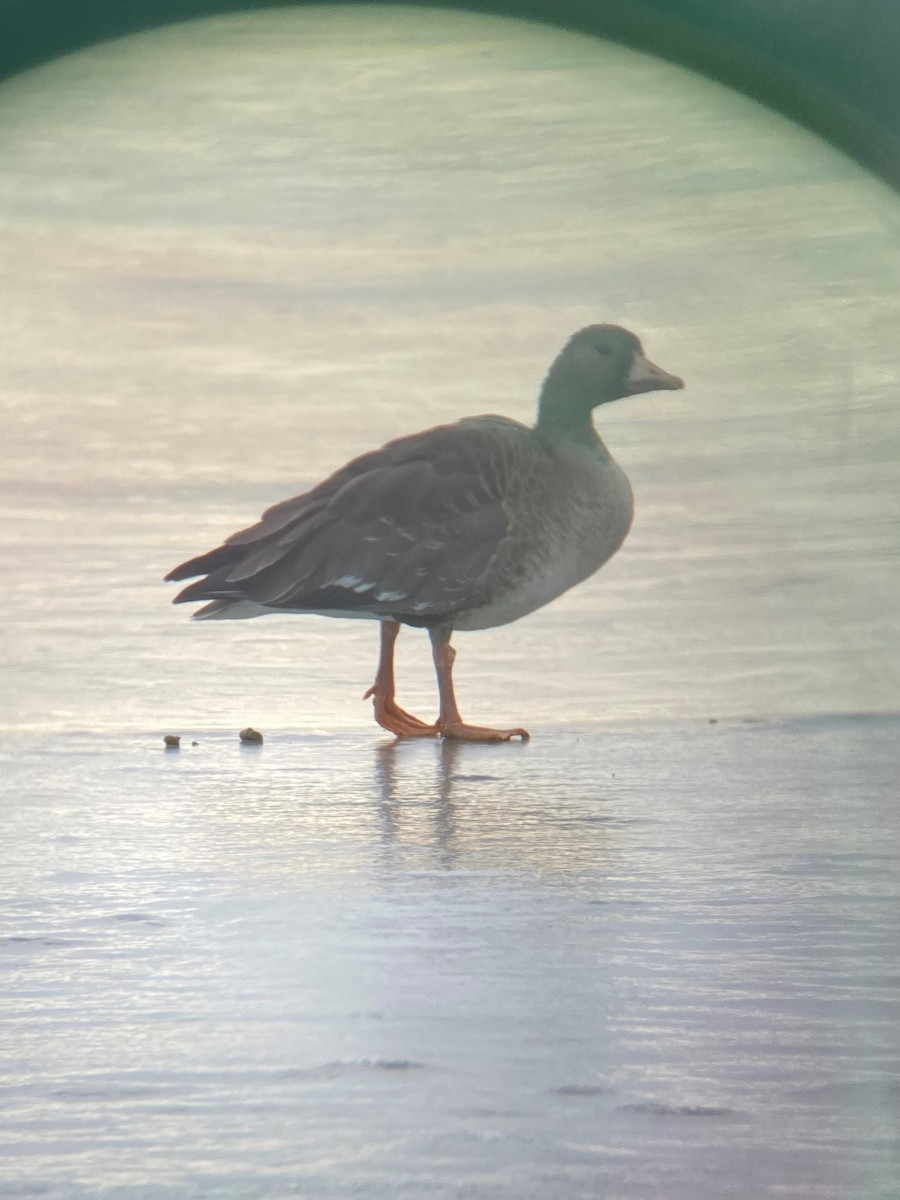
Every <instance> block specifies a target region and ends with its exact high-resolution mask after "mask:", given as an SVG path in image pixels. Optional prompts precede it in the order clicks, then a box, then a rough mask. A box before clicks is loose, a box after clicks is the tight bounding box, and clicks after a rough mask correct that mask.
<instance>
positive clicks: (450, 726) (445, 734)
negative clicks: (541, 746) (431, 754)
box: [439, 721, 531, 742]
mask: <svg viewBox="0 0 900 1200" xmlns="http://www.w3.org/2000/svg"><path fill="white" fill-rule="evenodd" d="M439 733H440V735H441V737H442V738H447V739H448V740H450V741H454V742H511V741H512V740H513V738H520V739H521V740H522V741H523V742H528V741H530V740H531V735H530V734H529V732H528V730H527V729H521V728H516V729H488V728H486V727H485V726H483V725H467V724H466V723H465V721H452V722H448V723H447V724H446V725H441V726H440V728H439Z"/></svg>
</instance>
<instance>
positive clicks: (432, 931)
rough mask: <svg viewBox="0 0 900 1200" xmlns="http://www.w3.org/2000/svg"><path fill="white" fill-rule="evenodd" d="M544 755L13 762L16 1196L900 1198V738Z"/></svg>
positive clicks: (797, 735)
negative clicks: (896, 771) (897, 765)
mask: <svg viewBox="0 0 900 1200" xmlns="http://www.w3.org/2000/svg"><path fill="white" fill-rule="evenodd" d="M536 733H537V736H536V737H535V741H534V742H533V743H532V745H531V746H529V747H522V748H513V749H511V750H510V751H509V752H507V751H504V752H503V753H502V754H501V755H498V754H497V752H496V750H492V749H491V748H482V747H472V746H455V745H453V744H449V743H448V744H446V745H436V744H431V743H419V744H408V745H393V744H389V743H381V744H374V745H373V744H372V743H371V742H367V741H366V739H363V738H360V737H358V736H356V735H344V736H338V737H334V738H331V739H324V738H323V739H314V738H304V737H300V736H297V735H291V734H281V735H274V736H272V737H270V738H269V740H268V741H267V743H266V745H265V747H263V748H262V750H261V751H260V752H259V753H257V754H254V755H252V756H248V755H247V754H246V753H244V752H242V750H241V748H240V747H239V746H238V745H237V744H236V743H235V742H234V741H233V740H232V739H230V738H225V737H223V736H221V735H219V734H216V733H208V734H205V735H203V736H201V738H200V746H199V747H197V748H195V749H194V750H193V751H191V752H190V753H187V752H181V753H180V754H178V755H174V756H173V755H168V754H166V752H165V751H164V750H163V749H162V747H161V746H160V747H159V748H157V747H156V746H155V745H154V744H153V743H152V741H151V740H150V739H148V738H144V737H131V738H121V737H116V738H101V737H96V736H87V735H85V736H77V735H70V736H69V737H67V738H64V739H61V738H60V737H59V736H58V735H52V734H50V735H46V736H44V737H25V738H23V739H22V740H21V742H20V743H19V744H18V745H17V746H16V747H14V748H13V747H9V746H7V747H6V748H5V751H4V756H3V757H4V761H3V780H4V787H5V788H8V789H9V790H10V795H11V797H12V798H14V799H15V803H14V805H13V806H12V807H11V809H10V810H8V811H10V812H11V817H10V818H9V819H8V821H7V828H6V837H5V845H6V853H7V854H8V855H9V859H10V861H9V862H8V863H7V866H6V869H5V872H4V875H5V878H6V880H7V882H8V883H9V884H10V885H11V888H10V894H9V896H8V898H7V899H6V900H5V901H4V904H3V909H2V916H3V918H4V924H5V925H6V927H7V928H10V929H11V928H18V929H22V930H28V931H29V932H28V934H27V936H21V935H20V936H13V937H9V938H8V939H7V940H6V941H5V942H4V943H3V944H2V947H0V952H2V960H3V967H4V988H3V991H4V996H5V1003H6V1009H7V1015H6V1021H5V1023H4V1039H5V1048H6V1054H5V1059H6V1068H5V1077H6V1082H5V1088H4V1093H3V1106H4V1107H3V1110H2V1112H3V1116H2V1125H3V1128H4V1130H5V1134H4V1136H5V1138H6V1142H7V1145H6V1149H7V1153H8V1155H9V1159H8V1161H9V1163H10V1164H11V1167H12V1176H11V1178H12V1179H15V1178H17V1177H20V1178H21V1179H22V1184H21V1187H19V1188H18V1189H17V1188H16V1186H15V1185H13V1188H12V1190H7V1191H6V1192H5V1194H9V1195H22V1196H25V1195H29V1196H30V1195H35V1196H36V1195H49V1196H60V1197H62V1196H67V1197H70V1196H71V1197H87V1196H102V1197H106V1196H110V1197H113V1196H115V1197H119V1196H132V1195H134V1196H137V1195H141V1196H148V1197H153V1198H154V1200H156V1197H164V1196H168V1195H176V1194H177V1195H189V1196H197V1197H200V1196H206V1195H222V1196H228V1197H235V1198H238V1197H244V1196H247V1195H253V1196H265V1197H277V1196H283V1195H301V1196H306V1195H308V1196H320V1195H322V1196H341V1197H343V1196H351V1195H359V1194H362V1195H366V1196H385V1197H387V1196H391V1195H397V1196H403V1197H410V1198H412V1197H418V1196H421V1195H425V1194H434V1195H439V1196H448V1197H449V1196H463V1195H466V1196H468V1195H485V1196H509V1197H534V1198H535V1200H537V1198H538V1197H544V1196H559V1197H570V1196H575V1195H588V1194H590V1195H593V1194H603V1191H602V1189H608V1190H609V1194H615V1195H621V1196H633V1197H642V1198H643V1197H651V1196H656V1195H658V1194H659V1189H660V1188H661V1187H665V1189H666V1191H665V1194H666V1196H667V1197H671V1198H673V1200H678V1198H681V1197H684V1198H685V1200H687V1198H688V1197H691V1198H694V1197H703V1198H705V1197H709V1198H710V1200H713V1198H714V1197H718V1196H720V1195H721V1194H722V1192H721V1180H722V1179H728V1178H736V1179H746V1180H748V1181H753V1182H752V1190H751V1189H750V1184H749V1183H748V1185H747V1189H746V1190H745V1191H743V1192H741V1191H737V1193H736V1194H738V1195H747V1196H750V1195H760V1194H761V1195H764V1194H766V1192H765V1189H766V1188H768V1187H770V1186H774V1184H775V1183H777V1184H778V1185H779V1186H781V1187H789V1188H790V1189H791V1194H794V1195H797V1196H803V1197H822V1196H825V1197H829V1198H835V1200H837V1198H843V1197H850V1196H857V1195H869V1194H871V1195H883V1196H887V1195H889V1192H888V1191H886V1190H884V1187H887V1181H888V1180H889V1179H890V1178H891V1177H892V1176H891V1172H892V1171H893V1169H894V1165H895V1163H894V1158H893V1155H894V1150H895V1144H894V1142H893V1140H892V1138H893V1130H894V1129H895V1121H896V1118H897V1116H898V1108H900V1091H898V1088H897V1083H896V1080H897V1070H898V1066H900V1044H898V1042H900V1035H898V1029H900V1025H898V1021H897V1017H898V1003H897V1000H898V987H900V977H898V974H897V969H896V963H897V950H898V945H897V930H896V920H895V917H896V905H897V879H898V867H900V863H898V850H897V847H898V846H900V829H898V824H900V820H898V815H897V809H896V805H895V804H894V803H893V801H891V800H890V799H888V797H887V795H886V792H885V789H884V787H883V784H884V780H885V777H886V775H887V774H888V773H889V771H890V770H891V762H892V753H893V750H892V747H893V746H894V745H895V744H896V737H897V734H898V721H897V719H896V718H889V717H883V718H865V717H855V718H854V717H846V718H837V717H836V718H817V719H809V720H803V719H794V720H773V721H770V722H759V723H746V722H738V721H734V722H730V721H727V722H720V723H719V724H718V725H715V726H713V725H709V724H708V723H702V724H701V723H694V722H655V723H654V722H648V723H640V724H638V725H629V724H622V725H615V724H614V725H610V726H606V727H602V726H586V727H583V728H580V729H577V730H575V731H570V732H566V731H564V730H561V729H552V728H547V729H544V730H540V731H536ZM486 775H489V776H491V778H485V776H486ZM811 812H814V814H815V819H814V820H810V819H809V814H810V813H811ZM873 1178H874V1180H876V1181H881V1182H880V1183H879V1186H881V1184H882V1183H883V1185H884V1186H883V1188H882V1190H881V1191H879V1190H878V1188H877V1187H871V1188H870V1191H869V1192H866V1191H864V1190H862V1189H863V1186H864V1182H865V1181H866V1180H869V1181H871V1180H873ZM866 1186H869V1185H868V1184H867V1185H866ZM597 1189H601V1190H599V1191H598V1190H597Z"/></svg>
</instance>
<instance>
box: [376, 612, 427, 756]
mask: <svg viewBox="0 0 900 1200" xmlns="http://www.w3.org/2000/svg"><path fill="white" fill-rule="evenodd" d="M399 632H400V625H399V623H398V622H397V621H382V622H381V654H380V656H379V658H378V670H377V671H376V672H375V682H374V683H373V684H372V686H371V687H370V688H369V690H368V691H367V692H366V694H365V696H363V699H364V700H368V698H369V697H370V696H372V697H373V700H372V703H373V707H374V709H375V720H376V721H377V722H378V724H379V725H380V726H381V728H382V729H387V730H388V732H389V733H395V734H396V735H397V737H434V736H435V735H436V734H437V732H438V727H437V725H426V724H425V722H424V721H420V720H419V718H418V717H414V716H413V715H412V713H408V712H407V711H406V710H405V709H403V708H401V707H400V705H399V704H397V703H396V701H395V700H394V642H396V640H397V634H398V633H399Z"/></svg>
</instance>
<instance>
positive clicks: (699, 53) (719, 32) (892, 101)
mask: <svg viewBox="0 0 900 1200" xmlns="http://www.w3.org/2000/svg"><path fill="white" fill-rule="evenodd" d="M322 2H323V0H294V3H291V0H287V2H286V3H281V4H273V3H271V2H270V3H263V2H258V0H256V2H254V0H243V2H241V0H0V80H2V79H4V78H7V77H9V76H11V75H15V74H17V73H18V72H20V71H24V70H28V69H29V68H31V67H35V66H38V65H40V64H42V63H46V62H48V61H50V60H52V59H54V58H57V57H59V56H60V55H64V54H67V53H69V52H71V51H73V50H78V49H82V48H84V47H87V46H90V45H92V44H93V43H95V42H100V41H105V40H108V39H110V38H116V37H122V36H125V35H128V34H132V33H138V32H141V31H144V30H148V29H153V28H157V27H159V26H163V25H172V24H177V23H178V22H182V21H191V20H195V19H197V18H200V17H205V16H216V15H222V14H225V13H239V12H250V11H253V10H256V9H266V8H273V7H279V8H287V7H304V6H305V5H306V4H308V3H316V4H321V3H322ZM325 2H327V0H325ZM340 2H341V3H344V4H346V3H348V2H349V3H351V4H353V3H355V4H357V5H358V6H360V7H362V6H363V5H364V4H366V3H369V2H370V0H340ZM387 2H394V3H396V2H397V0H387ZM400 2H401V3H402V2H403V0H400ZM410 7H416V8H429V7H431V8H441V9H444V10H453V9H456V10H458V11H460V12H478V13H483V14H485V15H492V16H506V17H517V18H524V19H527V20H531V21H536V22H539V23H543V24H547V25H553V26H556V27H558V28H563V29H570V30H573V31H577V32H581V33H587V34H591V35H593V36H596V37H600V38H605V39H609V40H612V41H616V42H620V43H623V44H625V45H628V46H630V47H633V48H634V49H637V50H642V51H644V52H646V53H650V54H653V55H656V56H658V57H660V58H664V59H666V60H668V61H670V62H673V63H676V64H680V65H682V66H685V67H688V68H690V69H691V70H694V71H698V72H700V73H701V74H703V75H706V76H709V77H710V78H713V79H716V80H718V81H719V82H721V83H724V84H726V85H727V86H729V87H731V88H734V89H735V90H737V91H740V92H743V93H745V94H746V95H749V96H752V97H753V98H754V99H756V100H758V101H760V102H762V103H763V104H766V105H767V106H768V107H770V108H771V109H773V110H775V111H777V112H780V113H782V114H783V115H785V116H786V117H788V118H790V119H791V120H793V121H795V122H797V123H798V124H800V125H803V126H805V127H806V128H807V129H810V130H811V131H813V132H814V133H816V134H818V135H819V136H820V137H823V138H824V139H825V140H826V141H828V142H831V143H832V144H833V145H835V146H837V147H839V148H840V149H841V150H843V151H844V152H845V153H847V154H849V155H850V156H852V157H853V158H855V159H856V160H857V161H858V162H860V163H862V164H863V165H864V166H866V167H867V168H868V169H869V170H871V171H873V172H874V173H875V174H876V175H879V176H880V177H881V178H882V179H883V180H884V181H885V182H887V183H888V184H890V185H891V186H892V187H893V188H895V189H897V190H900V72H898V71H897V70H896V67H895V64H896V61H897V58H898V55H900V4H898V3H897V0H827V2H826V3H825V4H824V5H822V4H819V5H816V6H814V9H813V8H812V7H810V6H803V5H798V6H793V11H789V10H790V9H791V7H792V6H788V9H785V7H784V5H783V4H779V3H777V2H776V0H744V2H743V3H742V4H739V5H737V4H736V5H731V4H723V3H722V0H493V2H492V3H490V2H485V0H456V2H455V3H454V2H452V0H419V2H418V3H415V4H410Z"/></svg>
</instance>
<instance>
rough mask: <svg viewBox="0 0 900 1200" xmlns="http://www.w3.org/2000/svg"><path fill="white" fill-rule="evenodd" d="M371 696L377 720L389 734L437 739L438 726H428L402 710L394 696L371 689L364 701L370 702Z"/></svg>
mask: <svg viewBox="0 0 900 1200" xmlns="http://www.w3.org/2000/svg"><path fill="white" fill-rule="evenodd" d="M370 696H371V697H372V698H373V699H372V707H373V709H374V712H375V720H376V721H377V722H378V724H379V725H380V726H381V728H382V729H386V730H387V731H388V733H393V734H394V735H395V736H396V737H435V736H436V735H437V732H438V728H437V725H427V724H426V723H425V722H424V721H420V720H419V718H418V717H414V716H413V715H412V713H408V712H407V711H406V709H405V708H401V707H400V705H399V704H397V703H396V701H395V700H394V698H393V696H385V695H383V694H382V693H381V692H380V691H379V690H378V689H377V688H376V687H370V688H369V690H368V691H367V692H366V694H365V695H364V696H363V700H368V699H369V697H370Z"/></svg>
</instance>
